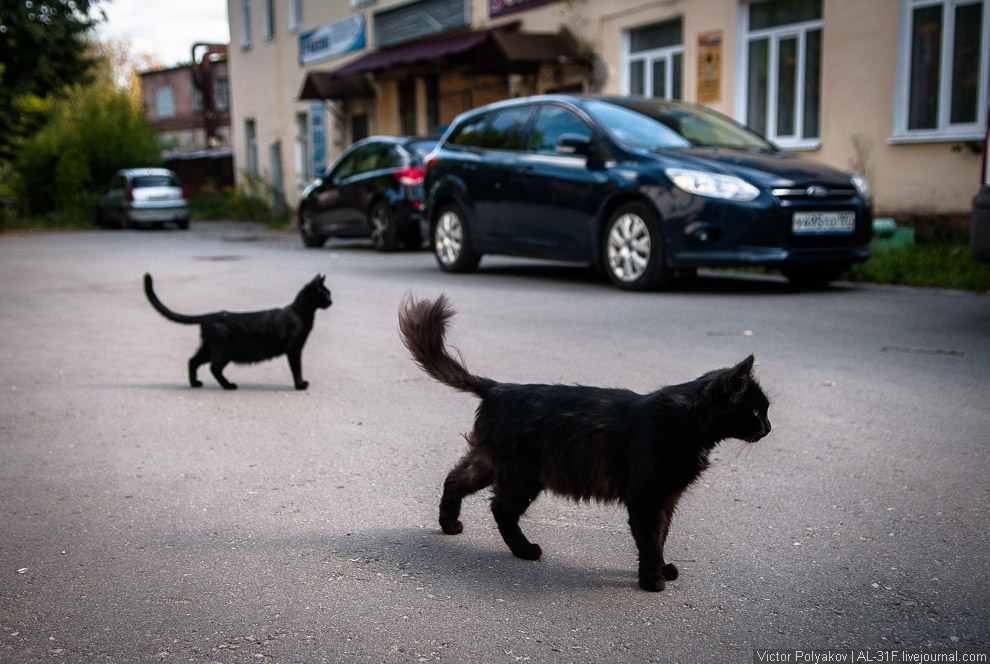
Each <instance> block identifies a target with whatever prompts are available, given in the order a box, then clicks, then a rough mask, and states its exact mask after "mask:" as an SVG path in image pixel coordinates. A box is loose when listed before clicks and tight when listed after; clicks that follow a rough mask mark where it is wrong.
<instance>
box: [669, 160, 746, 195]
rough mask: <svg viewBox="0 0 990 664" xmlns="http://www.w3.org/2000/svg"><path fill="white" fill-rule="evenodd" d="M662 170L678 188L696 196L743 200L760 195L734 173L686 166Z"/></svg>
mask: <svg viewBox="0 0 990 664" xmlns="http://www.w3.org/2000/svg"><path fill="white" fill-rule="evenodd" d="M664 172H665V173H666V174H667V177H669V178H670V179H671V181H672V182H673V183H674V184H675V185H677V187H678V188H679V189H683V190H684V191H686V192H688V193H689V194H695V195H697V196H708V197H709V198H722V199H725V200H729V201H743V202H745V201H751V200H753V199H755V198H756V197H757V196H759V195H760V190H759V189H757V188H756V187H754V186H753V185H751V184H750V183H748V182H746V181H745V180H743V179H742V178H737V177H736V176H734V175H722V174H719V173H707V172H705V171H693V170H690V169H687V168H667V169H665V170H664Z"/></svg>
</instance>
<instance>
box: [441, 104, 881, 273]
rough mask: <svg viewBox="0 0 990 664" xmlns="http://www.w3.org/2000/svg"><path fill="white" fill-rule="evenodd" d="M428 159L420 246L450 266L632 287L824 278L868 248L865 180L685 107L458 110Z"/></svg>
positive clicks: (701, 110) (504, 106)
mask: <svg viewBox="0 0 990 664" xmlns="http://www.w3.org/2000/svg"><path fill="white" fill-rule="evenodd" d="M425 169H426V174H425V177H424V184H423V187H424V191H425V194H426V200H425V206H426V217H425V218H426V220H427V221H428V223H429V227H430V233H431V238H430V240H431V245H432V247H433V250H434V252H435V254H436V258H437V262H438V263H439V265H440V267H441V268H442V269H444V270H446V271H448V272H466V271H470V270H474V269H475V268H476V267H477V266H478V263H479V261H480V260H481V257H482V255H483V254H509V255H519V256H531V257H539V258H549V259H560V260H568V261H581V262H587V263H590V264H593V265H595V266H597V267H598V268H599V269H600V270H601V271H602V272H604V274H605V275H607V276H608V278H609V279H610V280H611V281H612V282H613V283H614V284H615V285H616V286H618V287H620V288H625V289H630V290H648V289H656V288H662V287H663V286H665V285H667V284H668V283H669V282H670V280H671V278H672V277H673V276H675V275H676V274H682V273H687V274H691V273H693V272H695V271H696V270H697V268H698V267H703V266H763V267H770V268H777V269H780V270H782V271H783V273H784V274H785V275H786V276H787V277H788V278H789V279H790V280H791V281H792V282H795V283H797V284H801V285H824V284H827V283H828V282H829V281H831V280H833V279H835V278H836V277H838V276H839V275H840V274H841V273H842V272H843V271H844V270H845V269H847V268H848V267H849V266H850V265H852V264H853V263H856V262H860V261H864V260H866V259H867V258H868V257H869V242H870V239H871V236H872V222H873V212H872V200H871V195H870V192H869V190H868V186H867V184H866V182H865V181H864V180H863V179H862V178H860V177H858V176H856V175H852V174H849V173H844V172H841V171H838V170H836V169H833V168H830V167H828V166H824V165H821V164H817V163H815V162H812V161H808V160H805V159H802V158H800V157H797V156H795V155H793V154H790V153H787V152H783V151H781V150H779V149H778V148H776V147H775V146H774V145H772V144H771V143H769V142H768V141H766V140H765V139H763V138H762V137H760V136H759V135H757V134H755V133H754V132H752V131H750V130H749V129H747V128H745V127H743V126H742V125H740V124H738V123H737V122H735V121H734V120H732V119H730V118H728V117H726V116H724V115H721V114H719V113H717V112H715V111H712V110H710V109H708V108H705V107H703V106H697V105H693V104H686V103H681V102H673V101H663V100H658V99H643V98H627V97H584V96H569V95H553V96H539V97H527V98H520V99H514V100H510V101H505V102H499V103H496V104H492V105H489V106H485V107H483V108H479V109H475V110H473V111H469V112H467V113H464V114H462V115H460V116H458V118H457V119H456V120H455V121H454V123H453V124H452V125H451V127H450V129H449V130H448V131H447V133H446V134H445V135H444V137H443V139H442V141H441V143H440V144H439V145H438V146H437V148H436V149H435V150H434V151H433V152H432V153H431V154H430V155H429V156H428V157H427V159H426V163H425Z"/></svg>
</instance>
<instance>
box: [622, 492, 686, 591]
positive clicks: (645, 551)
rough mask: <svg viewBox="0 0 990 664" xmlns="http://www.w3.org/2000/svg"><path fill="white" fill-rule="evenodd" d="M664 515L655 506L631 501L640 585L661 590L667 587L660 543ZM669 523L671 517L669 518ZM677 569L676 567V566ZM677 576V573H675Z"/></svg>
mask: <svg viewBox="0 0 990 664" xmlns="http://www.w3.org/2000/svg"><path fill="white" fill-rule="evenodd" d="M662 519H663V516H662V515H661V514H660V513H659V511H658V510H657V509H656V506H653V507H652V509H651V506H650V505H648V504H647V505H639V504H636V503H629V528H630V530H632V535H633V539H634V540H636V548H637V549H638V550H639V587H640V588H642V589H643V590H649V591H652V592H659V591H661V590H663V589H664V588H665V587H666V585H667V584H666V575H665V574H663V571H662V570H663V567H664V563H663V550H662V549H661V544H660V532H661V521H662ZM667 523H668V524H669V518H668V520H667ZM675 570H676V568H675ZM675 576H676V575H675Z"/></svg>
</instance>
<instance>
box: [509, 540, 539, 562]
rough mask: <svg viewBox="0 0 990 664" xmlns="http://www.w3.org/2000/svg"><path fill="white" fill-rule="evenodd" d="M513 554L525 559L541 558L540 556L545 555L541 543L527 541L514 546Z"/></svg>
mask: <svg viewBox="0 0 990 664" xmlns="http://www.w3.org/2000/svg"><path fill="white" fill-rule="evenodd" d="M512 554H513V555H514V556H515V557H516V558H522V559H523V560H539V559H540V556H542V555H543V549H541V548H540V545H539V544H533V543H532V542H526V543H525V544H518V545H516V546H515V547H513V548H512Z"/></svg>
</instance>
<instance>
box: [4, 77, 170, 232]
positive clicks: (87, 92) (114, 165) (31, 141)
mask: <svg viewBox="0 0 990 664" xmlns="http://www.w3.org/2000/svg"><path fill="white" fill-rule="evenodd" d="M46 115H47V120H46V122H45V123H44V124H43V125H42V127H41V129H40V130H39V131H37V132H36V133H35V134H34V135H33V136H31V137H30V138H27V139H24V140H23V142H22V143H21V146H20V148H19V149H18V151H17V156H16V158H15V160H14V170H15V173H16V178H15V191H16V192H17V194H18V198H19V199H20V200H21V201H22V203H26V204H27V207H28V209H29V211H30V213H31V214H43V213H46V212H53V211H57V212H68V211H73V210H79V209H85V208H86V207H87V205H86V203H87V201H90V200H91V198H92V196H93V192H95V191H96V190H97V189H99V187H100V186H102V185H105V184H107V183H108V182H109V181H110V177H111V176H112V175H113V173H114V171H116V170H117V169H119V168H126V167H135V166H151V165H156V164H159V163H161V149H160V147H159V145H158V134H157V132H156V131H155V128H154V127H153V126H152V125H151V124H150V123H149V122H148V120H147V119H146V118H145V117H144V109H143V107H142V106H140V105H138V104H135V103H134V101H133V99H132V98H131V97H130V95H129V92H128V91H127V90H122V89H118V88H116V87H114V86H112V85H108V84H106V83H105V82H104V83H103V84H101V83H99V82H96V83H91V84H89V85H86V86H82V85H77V86H75V87H74V88H73V89H72V91H71V93H70V94H69V95H68V96H67V97H66V98H64V99H60V100H57V101H55V102H52V103H51V104H50V106H49V108H48V109H47V113H46Z"/></svg>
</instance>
